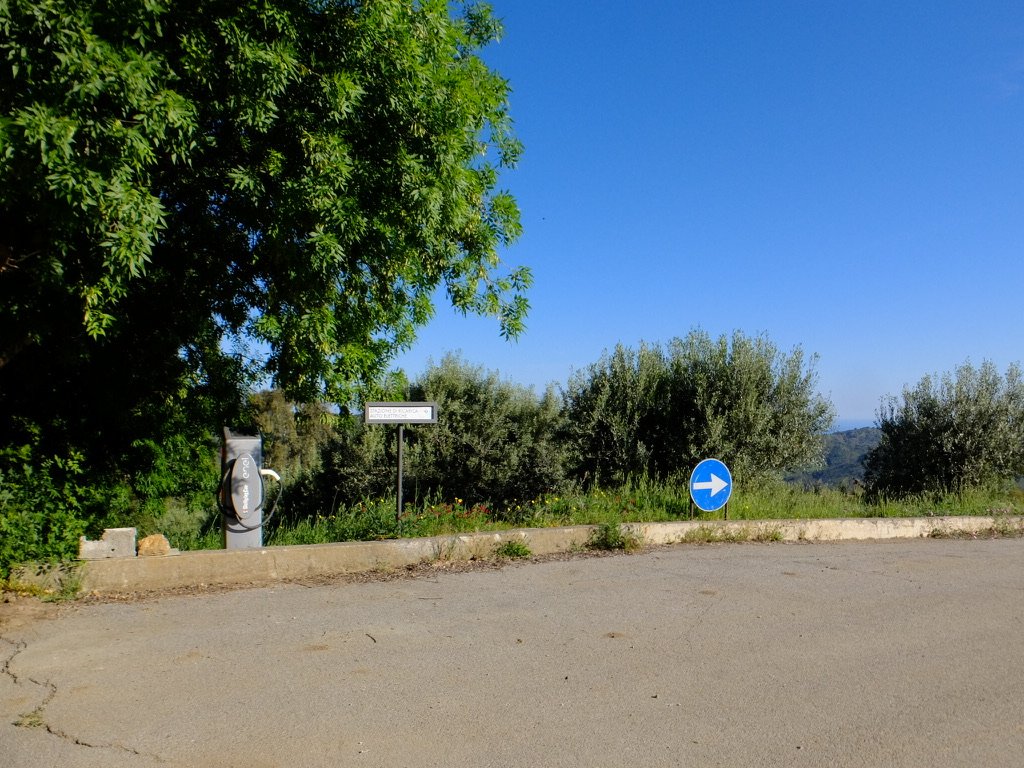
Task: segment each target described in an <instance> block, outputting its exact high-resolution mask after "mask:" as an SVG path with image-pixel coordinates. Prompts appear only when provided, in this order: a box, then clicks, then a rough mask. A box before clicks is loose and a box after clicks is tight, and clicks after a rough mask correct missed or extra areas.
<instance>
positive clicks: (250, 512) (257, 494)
mask: <svg viewBox="0 0 1024 768" xmlns="http://www.w3.org/2000/svg"><path fill="white" fill-rule="evenodd" d="M220 467H221V481H220V489H219V490H218V493H217V501H218V504H219V505H220V511H221V514H222V518H223V521H224V528H223V530H224V548H225V549H259V548H261V547H262V546H263V524H264V523H266V522H268V521H269V520H270V518H271V517H272V516H273V514H274V510H275V509H276V508H277V502H278V501H279V500H280V498H281V477H280V476H279V475H278V474H277V472H275V471H274V470H272V469H264V468H263V437H262V436H261V435H260V434H259V433H258V432H256V433H246V432H241V431H238V432H236V431H234V430H232V429H231V428H230V427H224V443H223V445H222V447H221V462H220ZM267 477H269V478H272V479H273V480H275V481H276V482H277V485H278V492H277V497H276V498H275V499H274V503H273V506H272V507H271V509H270V512H269V514H267V516H266V518H264V516H263V508H264V503H265V501H266V487H265V485H264V478H267Z"/></svg>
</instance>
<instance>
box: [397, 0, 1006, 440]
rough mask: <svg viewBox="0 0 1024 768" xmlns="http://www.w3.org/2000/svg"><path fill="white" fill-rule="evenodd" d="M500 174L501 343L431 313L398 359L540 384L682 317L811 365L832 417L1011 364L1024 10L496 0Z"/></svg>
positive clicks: (866, 417) (492, 328)
mask: <svg viewBox="0 0 1024 768" xmlns="http://www.w3.org/2000/svg"><path fill="white" fill-rule="evenodd" d="M493 5H494V8H495V11H496V14H497V15H498V16H499V17H501V18H502V19H503V20H504V25H505V35H504V38H503V39H502V41H501V42H500V43H499V44H497V45H495V46H492V47H491V48H489V49H488V50H487V51H486V54H485V58H486V59H487V61H488V62H489V63H490V64H491V65H492V66H493V67H494V68H495V69H496V70H497V71H498V72H500V73H501V74H502V75H503V76H504V77H506V78H507V79H508V80H509V81H510V83H511V86H512V88H513V94H512V99H511V103H512V115H513V118H514V120H515V130H516V134H517V135H518V136H519V138H520V139H521V140H522V141H523V143H524V145H525V152H524V155H523V158H522V160H521V162H520V164H519V165H518V166H517V167H516V168H515V169H514V170H512V171H507V172H505V173H504V174H503V176H502V179H501V186H502V187H503V188H507V189H508V190H509V191H511V192H512V194H513V195H514V196H515V197H516V199H517V200H518V201H519V205H520V208H521V209H522V215H523V226H524V234H523V236H522V238H520V240H518V241H517V242H516V243H515V244H514V245H513V246H512V247H510V248H509V249H508V250H507V251H506V252H505V253H503V258H504V259H505V261H506V262H507V263H508V264H510V265H520V264H525V265H528V266H529V267H530V268H531V269H532V270H533V273H534V279H535V283H534V286H533V288H532V289H531V292H530V302H531V305H532V308H531V311H530V315H529V318H528V320H527V330H526V332H525V334H523V336H522V337H521V338H520V339H519V340H518V341H517V342H506V341H504V340H503V339H501V337H500V336H499V335H498V328H497V324H496V322H495V321H492V320H483V319H479V318H473V317H469V318H465V317H462V316H461V315H458V314H456V313H455V312H453V311H452V310H450V309H449V308H448V306H447V305H446V304H444V303H443V299H442V300H441V301H440V302H439V304H438V311H437V314H436V317H435V319H434V320H433V321H432V322H431V323H430V325H428V326H427V327H426V328H424V329H423V330H422V331H421V333H420V337H419V340H418V341H417V343H416V345H415V346H414V347H413V349H412V350H410V351H409V352H408V353H406V354H403V355H402V356H401V357H400V358H398V359H397V360H396V365H397V366H400V367H402V368H404V369H405V370H406V372H407V373H408V374H409V375H410V376H412V377H415V376H416V375H418V374H419V373H422V371H423V370H424V369H425V367H426V365H427V364H428V361H429V360H431V359H432V360H434V361H438V360H440V359H441V357H443V356H444V354H445V353H447V352H461V354H462V356H463V357H464V358H465V359H466V360H467V361H469V362H471V363H474V364H479V365H482V366H484V367H485V368H487V369H488V370H498V371H500V372H501V374H502V375H503V376H504V377H506V378H508V379H511V380H513V381H516V382H520V383H522V384H527V385H531V386H534V387H535V388H537V389H538V391H539V390H542V389H543V388H544V387H545V386H546V385H547V384H549V383H555V384H564V383H565V382H566V381H567V380H568V378H569V376H570V375H571V373H572V372H573V371H574V370H580V369H583V368H585V367H586V366H588V365H589V364H590V363H593V362H595V361H596V360H598V359H599V358H600V356H601V354H602V352H603V351H604V350H606V349H611V348H612V347H614V346H615V344H617V343H620V342H621V343H623V344H626V345H629V346H637V345H638V344H639V343H640V342H641V341H647V342H666V341H668V340H669V339H671V338H673V337H675V336H685V335H686V334H687V333H688V332H689V331H690V330H692V329H693V328H696V327H701V328H703V329H704V330H706V331H707V332H709V333H710V334H712V335H713V336H718V335H721V334H731V333H732V332H733V330H740V331H742V332H743V333H745V334H747V335H750V336H753V335H759V334H765V335H766V336H768V338H770V339H771V340H772V341H773V342H774V343H775V344H776V345H777V346H779V347H780V348H781V349H782V350H783V351H789V350H791V349H792V348H794V347H796V346H799V347H801V348H802V349H803V351H804V353H805V354H808V355H810V354H816V355H818V361H817V363H816V368H815V369H816V371H817V374H818V385H819V390H820V392H821V393H822V394H823V395H824V396H826V397H827V398H828V399H830V400H831V401H832V403H833V404H834V405H835V408H836V411H837V413H838V415H839V417H840V418H841V419H842V420H843V421H844V422H850V421H863V422H870V421H872V420H873V418H874V415H875V412H876V410H877V408H878V405H879V402H880V401H881V399H882V397H883V396H886V395H898V394H899V393H900V392H901V391H902V388H903V387H904V385H908V384H913V383H915V382H917V381H918V380H919V379H920V378H921V377H922V376H923V375H925V374H928V373H935V372H945V371H952V370H954V369H955V368H956V367H957V366H958V365H960V364H961V363H963V362H965V361H968V360H969V361H971V362H973V363H975V364H977V363H980V362H981V361H982V360H991V361H992V362H994V363H995V364H996V365H997V366H998V367H999V368H1000V369H1001V370H1005V368H1006V366H1007V365H1008V364H1010V363H1011V362H1019V361H1021V360H1022V358H1024V352H1022V350H1024V323H1022V318H1024V309H1022V297H1024V258H1022V256H1024V6H1022V5H1021V4H1020V2H1019V0H1016V2H994V1H990V0H975V1H974V2H949V1H947V0H931V1H930V2H928V3H917V2H905V3H904V2H895V3H894V2H892V0H888V1H887V2H875V1H874V0H857V1H856V2H854V1H853V0H848V1H847V2H838V1H834V0H816V1H813V2H812V1H811V0H806V1H799V2H798V1H792V2H790V1H779V2H771V1H770V0H764V1H763V2H714V1H712V0H704V1H702V2H690V1H688V0H675V1H674V2H668V1H662V0H657V1H653V2H641V3H635V4H632V3H623V2H621V1H620V2H605V0H587V1H586V2H584V1H582V0H558V1H557V2H552V1H551V0H548V1H547V2H540V1H535V0H494V2H493Z"/></svg>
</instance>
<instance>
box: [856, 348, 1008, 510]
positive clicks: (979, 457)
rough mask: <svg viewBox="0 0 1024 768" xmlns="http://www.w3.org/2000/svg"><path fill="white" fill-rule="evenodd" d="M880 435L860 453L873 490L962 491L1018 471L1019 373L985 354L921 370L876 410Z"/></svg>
mask: <svg viewBox="0 0 1024 768" xmlns="http://www.w3.org/2000/svg"><path fill="white" fill-rule="evenodd" d="M878 426H879V428H880V429H881V431H882V439H881V442H880V443H879V444H878V446H877V447H876V448H875V449H874V450H872V451H871V452H870V453H869V454H868V456H867V458H866V459H865V483H866V485H867V488H868V491H869V493H871V494H872V495H874V496H876V497H900V496H907V495H913V494H919V493H962V492H963V491H965V490H967V489H969V488H972V487H977V486H982V485H985V484H987V483H991V482H998V481H1005V480H1012V479H1013V478H1016V477H1020V476H1022V475H1024V379H1022V377H1021V370H1020V367H1019V366H1018V365H1016V364H1014V365H1010V366H1009V367H1008V368H1007V369H1006V373H1005V375H1003V374H1000V373H999V371H998V369H997V368H996V367H995V365H993V364H992V363H991V362H988V361H986V362H983V363H982V364H981V365H980V366H979V367H977V368H975V367H974V366H973V365H971V364H970V363H965V364H963V365H961V366H960V367H959V368H957V369H956V371H955V372H954V373H952V374H951V373H945V374H942V375H937V376H930V375H929V376H924V377H923V378H922V379H921V380H920V381H919V382H918V383H917V384H916V385H915V386H913V387H906V388H904V390H903V394H902V398H899V399H897V398H895V397H889V398H888V399H887V400H885V401H884V402H883V403H882V405H881V406H880V408H879V411H878Z"/></svg>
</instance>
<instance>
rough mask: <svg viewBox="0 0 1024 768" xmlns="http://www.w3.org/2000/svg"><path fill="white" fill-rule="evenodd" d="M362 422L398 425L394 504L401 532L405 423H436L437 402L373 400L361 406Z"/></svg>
mask: <svg viewBox="0 0 1024 768" xmlns="http://www.w3.org/2000/svg"><path fill="white" fill-rule="evenodd" d="M363 423H364V424H397V425H398V451H397V453H398V493H397V494H396V497H397V501H396V505H395V522H397V523H398V533H399V535H401V533H402V446H403V444H404V443H405V425H406V424H436V423H437V403H435V402H414V403H410V402H395V403H391V402H373V403H366V404H365V405H364V406H363Z"/></svg>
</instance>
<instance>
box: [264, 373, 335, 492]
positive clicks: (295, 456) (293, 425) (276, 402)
mask: <svg viewBox="0 0 1024 768" xmlns="http://www.w3.org/2000/svg"><path fill="white" fill-rule="evenodd" d="M251 405H252V408H253V410H254V412H255V415H254V420H255V422H256V426H257V428H258V429H259V431H260V434H261V435H262V436H263V463H264V464H265V465H266V466H268V467H271V468H273V469H274V470H276V471H277V473H278V474H280V475H281V478H282V480H284V481H285V483H288V482H290V481H293V480H295V479H297V478H299V477H301V476H302V475H303V474H305V473H308V472H311V471H313V470H315V469H316V468H317V467H318V466H319V464H320V450H321V448H322V447H323V446H324V445H325V444H326V443H327V442H328V441H329V440H330V439H331V438H332V437H333V434H334V429H333V422H334V420H335V417H334V416H333V415H332V414H331V413H330V412H329V411H328V410H327V409H326V408H325V407H324V405H323V404H322V403H312V404H310V403H291V402H289V401H288V400H287V399H286V398H285V396H284V393H283V392H282V391H281V390H280V389H270V390H263V391H261V392H257V393H256V394H254V395H253V396H252V399H251Z"/></svg>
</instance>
